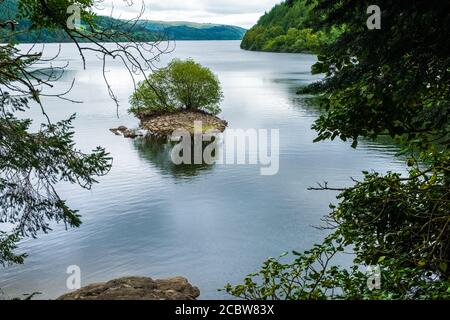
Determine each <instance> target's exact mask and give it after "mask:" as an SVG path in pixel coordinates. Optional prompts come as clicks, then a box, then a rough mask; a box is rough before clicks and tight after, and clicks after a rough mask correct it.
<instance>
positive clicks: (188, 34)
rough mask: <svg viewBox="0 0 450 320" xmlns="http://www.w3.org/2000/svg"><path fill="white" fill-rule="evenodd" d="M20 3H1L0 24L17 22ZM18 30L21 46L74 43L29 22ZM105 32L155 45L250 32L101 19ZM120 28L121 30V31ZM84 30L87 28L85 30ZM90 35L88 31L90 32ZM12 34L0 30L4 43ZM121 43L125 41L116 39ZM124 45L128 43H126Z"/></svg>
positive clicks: (16, 37) (213, 26)
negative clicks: (163, 39)
mask: <svg viewBox="0 0 450 320" xmlns="http://www.w3.org/2000/svg"><path fill="white" fill-rule="evenodd" d="M17 13H18V9H17V0H5V1H4V2H1V3H0V20H1V21H5V20H8V19H15V20H17V18H16V17H17ZM18 22H19V25H18V26H17V30H16V31H19V32H15V33H14V40H15V41H17V42H19V43H35V42H42V43H50V42H70V41H71V40H70V38H69V37H68V36H67V34H66V33H65V32H64V31H62V30H47V29H42V30H35V31H27V30H28V28H29V27H30V23H29V21H27V20H19V21H18ZM95 22H96V24H97V25H98V26H100V27H102V28H106V29H110V28H111V26H114V27H116V28H118V29H117V30H118V31H122V32H123V31H126V32H129V33H132V34H133V36H134V38H135V39H136V40H137V41H153V40H155V39H158V38H159V37H160V36H161V34H164V36H165V37H167V38H168V39H170V40H241V39H242V38H243V37H244V34H245V32H246V31H247V30H246V29H243V28H240V27H236V26H230V25H218V24H208V23H205V24H202V23H192V22H179V21H176V22H165V21H147V20H141V21H138V23H137V24H136V25H135V26H134V27H133V28H132V29H131V30H130V26H131V24H123V21H122V20H118V19H114V18H111V17H107V16H98V18H97V20H96V21H95ZM118 25H120V27H117V26H118ZM81 27H82V28H83V24H82V26H81ZM86 32H87V31H86ZM10 36H11V33H10V32H8V31H7V30H5V29H0V42H7V41H9V40H10ZM116 40H118V41H120V40H121V39H120V38H119V39H116ZM123 40H124V41H125V40H126V39H123Z"/></svg>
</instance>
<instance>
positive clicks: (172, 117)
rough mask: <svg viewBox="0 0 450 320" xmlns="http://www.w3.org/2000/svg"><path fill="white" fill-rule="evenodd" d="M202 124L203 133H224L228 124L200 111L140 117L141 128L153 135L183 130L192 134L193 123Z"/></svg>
mask: <svg viewBox="0 0 450 320" xmlns="http://www.w3.org/2000/svg"><path fill="white" fill-rule="evenodd" d="M196 121H200V122H201V123H202V130H203V132H205V131H207V130H218V131H220V132H223V131H225V129H226V128H227V126H228V123H227V122H226V121H224V120H222V119H220V118H218V117H216V116H214V115H211V114H209V113H206V112H202V111H181V112H176V113H167V114H161V115H156V116H155V115H150V116H145V115H144V116H142V117H141V128H142V129H144V130H147V131H149V132H150V133H152V134H154V135H161V136H167V135H171V134H172V133H173V132H174V131H175V130H178V129H185V130H187V131H189V132H190V133H194V122H196Z"/></svg>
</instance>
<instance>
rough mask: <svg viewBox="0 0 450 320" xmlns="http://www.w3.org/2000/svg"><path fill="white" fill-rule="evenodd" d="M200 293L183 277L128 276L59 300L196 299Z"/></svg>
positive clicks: (87, 287) (88, 287)
mask: <svg viewBox="0 0 450 320" xmlns="http://www.w3.org/2000/svg"><path fill="white" fill-rule="evenodd" d="M199 295H200V290H199V289H198V288H197V287H193V286H192V285H191V284H190V283H189V282H188V280H187V279H185V278H183V277H175V278H171V279H165V280H153V279H151V278H145V277H127V278H120V279H116V280H111V281H108V282H106V283H98V284H91V285H88V286H86V287H83V288H81V289H79V290H77V291H74V292H71V293H68V294H65V295H62V296H61V297H59V298H58V300H195V299H196V298H198V296H199Z"/></svg>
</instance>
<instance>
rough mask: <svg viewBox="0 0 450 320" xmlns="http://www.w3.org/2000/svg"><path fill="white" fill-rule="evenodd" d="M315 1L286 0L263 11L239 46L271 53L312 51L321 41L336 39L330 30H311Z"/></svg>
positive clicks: (333, 32)
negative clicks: (267, 10) (265, 11)
mask: <svg viewBox="0 0 450 320" xmlns="http://www.w3.org/2000/svg"><path fill="white" fill-rule="evenodd" d="M314 5H315V2H314V1H311V0H288V1H285V2H283V3H281V4H278V5H276V6H275V7H273V8H272V10H270V11H269V12H267V13H266V14H264V15H263V16H262V17H261V18H260V19H259V21H258V23H257V24H256V25H255V26H254V27H253V28H251V29H250V30H249V31H248V32H247V34H246V35H245V37H244V39H243V40H242V44H241V48H242V49H246V50H253V51H270V52H296V53H298V52H315V51H317V50H318V48H319V46H320V45H321V44H323V43H324V42H328V41H331V40H332V39H335V38H336V37H337V34H338V30H337V29H333V30H332V31H331V32H324V31H318V32H313V30H312V28H311V26H312V24H313V22H314V19H315V16H314V14H313V12H312V8H313V7H314Z"/></svg>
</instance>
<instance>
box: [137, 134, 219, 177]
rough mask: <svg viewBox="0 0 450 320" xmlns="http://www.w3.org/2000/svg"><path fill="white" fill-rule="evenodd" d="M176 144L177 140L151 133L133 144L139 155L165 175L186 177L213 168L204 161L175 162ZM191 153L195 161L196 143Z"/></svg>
mask: <svg viewBox="0 0 450 320" xmlns="http://www.w3.org/2000/svg"><path fill="white" fill-rule="evenodd" d="M175 144H176V143H175V142H171V141H169V140H168V139H167V138H158V137H154V136H150V135H149V136H146V137H143V138H140V139H136V140H135V141H134V142H133V146H134V147H135V148H136V150H137V152H138V154H139V156H140V157H141V158H142V159H144V160H146V161H148V162H149V163H150V164H151V165H153V166H155V167H157V168H158V169H159V170H161V172H162V173H163V174H165V175H172V176H173V177H174V178H181V179H185V178H192V177H196V176H198V175H200V174H202V173H203V174H204V173H208V172H210V171H211V170H213V168H214V165H209V164H206V163H204V162H203V163H202V164H180V165H176V164H174V163H173V161H172V159H171V152H172V149H173V147H174V146H175ZM205 148H206V144H204V145H203V151H204V150H205ZM191 155H192V163H194V160H193V157H194V145H192V152H191Z"/></svg>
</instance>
